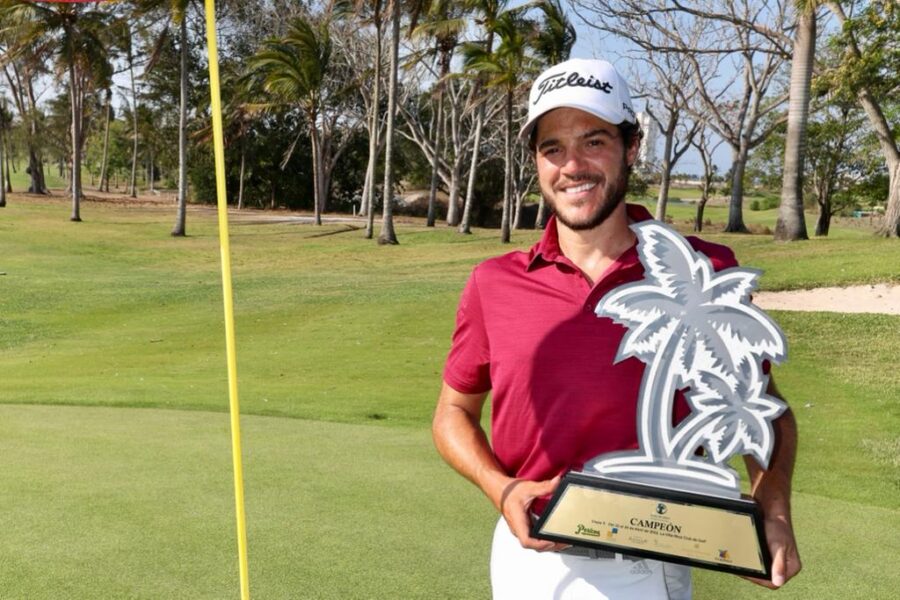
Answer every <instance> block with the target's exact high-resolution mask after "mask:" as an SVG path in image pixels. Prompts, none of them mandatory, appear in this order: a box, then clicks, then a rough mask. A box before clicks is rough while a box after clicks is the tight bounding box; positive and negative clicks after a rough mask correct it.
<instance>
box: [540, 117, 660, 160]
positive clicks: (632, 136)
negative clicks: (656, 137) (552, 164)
mask: <svg viewBox="0 0 900 600" xmlns="http://www.w3.org/2000/svg"><path fill="white" fill-rule="evenodd" d="M616 129H618V130H619V135H621V136H622V146H623V147H624V148H625V151H626V152H627V151H628V149H629V148H631V145H632V144H636V143H640V141H641V139H643V137H644V130H643V129H641V126H640V125H639V124H637V123H629V122H628V121H622V122H621V123H619V124H618V125H616ZM537 130H538V128H537V123H535V125H534V127H532V128H531V133H530V134H529V135H528V149H529V150H531V153H532V154H534V153H535V152H536V151H537Z"/></svg>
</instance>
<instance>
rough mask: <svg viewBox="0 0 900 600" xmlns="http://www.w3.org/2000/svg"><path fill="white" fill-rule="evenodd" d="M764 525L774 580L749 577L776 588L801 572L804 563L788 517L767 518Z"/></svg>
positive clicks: (770, 587)
mask: <svg viewBox="0 0 900 600" xmlns="http://www.w3.org/2000/svg"><path fill="white" fill-rule="evenodd" d="M763 526H764V527H765V530H766V540H767V541H768V542H769V554H771V556H772V580H771V581H766V580H765V579H756V578H754V577H748V578H747V579H749V580H750V581H752V582H753V583H756V584H759V585H761V586H764V587H767V588H769V589H773V590H774V589H778V588H780V587H781V586H783V585H784V584H785V583H786V582H787V580H788V579H790V578H791V577H793V576H794V575H796V574H797V573H799V572H800V569H801V568H802V567H803V565H802V564H801V563H800V554H799V553H798V552H797V542H796V540H795V539H794V529H793V527H791V523H790V521H789V520H788V519H786V518H784V517H774V518H771V519H766V520H765V522H764V523H763Z"/></svg>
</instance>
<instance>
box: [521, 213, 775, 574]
mask: <svg viewBox="0 0 900 600" xmlns="http://www.w3.org/2000/svg"><path fill="white" fill-rule="evenodd" d="M632 230H634V232H635V234H636V235H637V238H638V253H639V255H640V260H641V263H642V264H643V265H644V271H645V275H644V279H643V280H641V281H637V282H634V283H629V284H625V285H622V286H619V287H618V288H616V289H614V290H612V291H610V292H609V293H607V294H606V295H605V296H604V297H603V298H602V299H601V300H600V302H599V303H598V304H597V308H596V311H595V312H596V314H597V316H598V317H609V318H611V319H613V320H614V321H615V322H617V323H619V324H622V325H624V326H625V327H627V328H628V331H627V333H626V334H625V336H624V337H623V339H622V342H621V344H620V345H619V349H618V353H617V356H616V362H619V361H621V360H624V359H626V358H629V357H632V356H634V357H637V358H638V359H639V360H641V361H642V362H644V363H645V364H646V367H645V369H644V375H643V380H642V381H641V388H640V396H639V398H638V408H637V411H638V418H637V437H638V443H639V448H638V449H637V450H627V451H621V452H613V453H608V454H603V455H601V456H598V457H596V458H594V459H593V460H591V461H589V462H588V463H586V464H585V465H584V469H583V471H581V472H569V473H567V474H566V475H565V476H564V477H563V479H562V481H561V482H560V485H559V487H558V488H557V490H556V492H555V493H554V495H553V497H552V498H551V500H550V503H549V504H548V506H547V508H546V510H545V511H544V513H543V515H542V516H541V517H540V518H539V519H538V520H537V521H536V522H535V524H534V526H533V528H532V536H534V537H537V538H541V539H548V540H553V541H556V542H561V543H566V544H572V545H577V546H585V547H589V548H602V549H605V550H612V551H614V552H619V553H623V554H627V555H632V556H640V557H649V558H656V559H660V560H664V561H667V562H675V563H681V564H688V565H692V566H697V567H701V568H706V569H714V570H719V571H727V572H731V573H737V574H741V575H749V576H753V577H762V578H766V579H768V578H769V577H770V576H771V573H770V569H771V559H770V556H769V552H768V546H767V544H766V540H765V534H764V530H763V523H762V514H761V511H760V508H759V506H758V505H757V504H756V502H755V501H754V500H753V499H752V498H750V497H749V496H742V495H741V492H740V479H739V476H738V474H737V472H736V471H735V470H734V469H732V468H731V467H729V466H728V464H727V462H728V460H729V458H731V457H732V456H734V455H736V454H750V455H752V456H753V457H754V458H755V459H756V460H757V462H758V463H759V464H760V465H761V466H762V467H763V468H766V467H767V466H768V462H769V458H770V456H771V453H772V448H773V444H774V434H773V431H772V423H771V422H772V421H773V420H774V419H775V418H777V417H778V416H779V415H780V414H781V413H782V412H784V410H785V409H786V408H787V406H786V405H785V404H784V403H783V402H781V401H780V400H779V399H777V398H774V397H772V396H770V395H768V394H767V393H766V389H767V386H768V381H769V376H768V374H767V373H766V372H764V370H763V367H762V363H763V361H765V360H768V361H770V362H771V363H780V362H782V361H783V360H784V358H785V355H786V343H785V339H784V334H783V333H782V331H781V330H780V329H779V327H778V326H777V325H776V324H775V322H774V321H772V320H771V319H770V318H769V317H768V316H767V315H766V314H765V313H763V312H762V311H761V310H759V309H758V308H756V307H755V306H753V305H752V304H751V303H750V293H751V291H752V290H753V289H754V288H755V287H756V281H757V279H758V277H759V276H760V275H761V271H758V270H755V269H746V268H740V267H733V268H729V269H725V270H722V271H719V272H714V270H713V268H712V264H711V262H710V260H709V258H707V257H706V256H704V255H703V254H700V253H698V252H696V251H695V250H694V249H693V248H692V247H691V245H690V244H689V243H688V241H687V240H686V239H685V238H683V237H682V236H681V235H679V234H678V233H677V232H676V231H675V230H673V229H671V228H670V227H667V226H665V225H663V224H661V223H659V222H656V221H645V222H641V223H637V224H634V225H632ZM685 388H689V390H688V391H687V392H686V393H685V397H686V400H687V402H688V404H689V405H690V407H691V413H690V415H689V416H687V417H686V418H685V419H684V420H682V421H681V422H680V423H678V424H675V425H673V423H672V414H673V407H674V401H675V394H676V391H677V390H683V389H685ZM625 400H626V399H623V401H625Z"/></svg>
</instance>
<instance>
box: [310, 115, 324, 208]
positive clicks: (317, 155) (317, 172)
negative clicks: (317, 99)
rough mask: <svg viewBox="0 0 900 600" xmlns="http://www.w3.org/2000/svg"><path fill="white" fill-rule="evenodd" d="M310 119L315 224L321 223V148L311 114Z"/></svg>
mask: <svg viewBox="0 0 900 600" xmlns="http://www.w3.org/2000/svg"><path fill="white" fill-rule="evenodd" d="M309 119H310V130H309V133H310V136H309V137H310V141H311V142H312V162H313V216H314V217H315V221H316V225H321V224H322V212H321V203H320V202H319V195H320V194H321V193H322V190H321V187H322V148H321V140H320V139H319V130H318V128H317V126H316V116H315V114H311V115H310V116H309Z"/></svg>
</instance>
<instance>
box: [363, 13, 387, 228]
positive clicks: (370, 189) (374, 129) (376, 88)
mask: <svg viewBox="0 0 900 600" xmlns="http://www.w3.org/2000/svg"><path fill="white" fill-rule="evenodd" d="M372 10H373V13H374V14H373V15H372V20H373V22H374V24H375V40H376V43H375V82H374V84H373V86H372V125H371V128H370V129H369V164H368V166H367V168H366V188H365V190H364V193H363V204H364V205H365V211H366V239H367V240H371V239H372V236H373V235H374V231H375V177H376V174H377V172H378V170H377V167H378V148H379V145H380V140H379V139H378V138H379V132H380V131H381V119H380V116H379V114H378V106H379V104H380V102H381V60H382V59H381V0H375V1H374V2H373V6H372ZM360 209H362V207H360Z"/></svg>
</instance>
